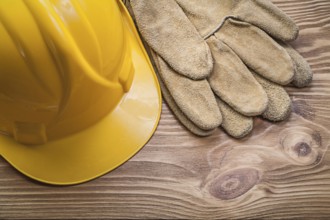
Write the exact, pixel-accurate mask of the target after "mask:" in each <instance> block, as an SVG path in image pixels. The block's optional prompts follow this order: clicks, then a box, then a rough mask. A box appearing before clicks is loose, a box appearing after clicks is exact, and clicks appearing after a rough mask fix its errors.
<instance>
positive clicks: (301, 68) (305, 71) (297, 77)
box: [279, 42, 313, 88]
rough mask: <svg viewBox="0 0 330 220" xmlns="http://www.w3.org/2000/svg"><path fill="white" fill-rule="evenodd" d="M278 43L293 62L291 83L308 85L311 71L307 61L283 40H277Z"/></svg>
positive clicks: (310, 80)
mask: <svg viewBox="0 0 330 220" xmlns="http://www.w3.org/2000/svg"><path fill="white" fill-rule="evenodd" d="M279 44H280V45H281V46H282V47H283V48H284V49H285V50H286V51H287V53H288V54H289V55H290V57H291V59H292V62H293V63H294V64H295V65H294V67H295V68H294V77H293V80H292V84H293V85H294V86H296V87H298V88H302V87H306V86H308V85H309V84H310V83H311V82H312V80H313V72H312V70H311V68H310V66H309V64H308V63H307V61H306V60H305V59H304V58H303V57H302V56H301V55H300V54H299V53H298V52H297V51H296V50H295V49H293V48H292V47H291V46H290V45H289V44H287V43H284V42H279Z"/></svg>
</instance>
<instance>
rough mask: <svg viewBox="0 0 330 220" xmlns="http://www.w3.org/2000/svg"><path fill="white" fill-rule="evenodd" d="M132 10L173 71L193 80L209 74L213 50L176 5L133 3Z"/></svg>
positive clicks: (160, 0) (169, 1)
mask: <svg viewBox="0 0 330 220" xmlns="http://www.w3.org/2000/svg"><path fill="white" fill-rule="evenodd" d="M131 6H132V9H133V13H134V16H135V19H136V22H137V25H138V27H139V30H140V32H141V34H142V36H143V37H144V39H145V40H146V41H147V43H148V44H149V46H150V47H151V48H152V49H153V50H154V51H155V52H156V53H157V54H158V55H159V56H161V57H162V58H163V59H164V60H165V61H166V62H167V63H168V64H169V65H170V66H171V68H173V69H174V70H175V71H176V72H178V73H180V74H182V75H185V76H187V77H189V78H191V79H205V78H206V77H207V76H208V75H209V74H210V72H211V70H212V68H213V64H212V56H211V53H210V50H209V48H208V46H207V44H206V43H205V41H204V40H203V39H202V37H201V36H200V35H199V33H198V32H197V30H196V28H195V27H194V26H193V25H192V23H191V22H190V21H189V19H188V18H187V17H186V15H185V14H184V12H183V11H182V9H181V8H180V7H179V5H178V4H177V3H176V2H175V1H173V0H152V1H144V0H131Z"/></svg>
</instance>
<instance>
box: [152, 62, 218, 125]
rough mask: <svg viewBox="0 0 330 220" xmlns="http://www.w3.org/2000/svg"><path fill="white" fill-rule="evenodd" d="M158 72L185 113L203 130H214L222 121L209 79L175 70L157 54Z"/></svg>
mask: <svg viewBox="0 0 330 220" xmlns="http://www.w3.org/2000/svg"><path fill="white" fill-rule="evenodd" d="M156 58H157V59H155V62H156V65H157V67H158V73H159V76H160V78H161V80H162V81H163V83H164V85H165V87H166V88H167V90H168V91H169V93H170V95H171V97H172V98H173V100H174V101H175V103H176V104H177V106H178V108H179V109H180V110H181V111H182V112H183V114H184V115H185V116H186V117H187V118H189V120H190V121H192V122H193V123H194V124H195V125H196V126H197V127H199V128H200V129H202V130H212V129H214V128H216V127H218V126H219V125H220V124H221V122H222V116H221V113H220V110H219V109H218V106H217V103H216V100H215V97H214V94H213V92H212V90H211V88H210V85H209V83H208V82H207V80H205V79H204V80H196V81H195V80H191V79H189V78H187V77H184V76H181V75H179V74H177V73H175V72H174V70H172V69H171V68H170V67H169V66H168V65H167V64H166V63H165V62H164V61H163V60H162V58H161V57H159V56H156Z"/></svg>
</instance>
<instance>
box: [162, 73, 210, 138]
mask: <svg viewBox="0 0 330 220" xmlns="http://www.w3.org/2000/svg"><path fill="white" fill-rule="evenodd" d="M158 82H159V85H160V88H161V90H162V95H163V97H164V99H165V101H166V103H167V105H168V106H169V108H170V109H171V110H172V112H173V114H174V115H175V117H176V118H177V119H178V121H179V122H181V124H182V125H183V126H185V127H186V128H187V129H188V130H189V131H190V132H191V133H193V134H195V135H198V136H201V137H205V136H209V135H211V134H213V133H214V131H215V130H216V128H214V129H211V130H203V129H200V128H199V127H197V126H196V125H195V124H194V123H193V122H192V121H191V120H189V118H187V116H186V115H185V114H184V113H183V112H182V111H181V109H180V108H179V106H178V105H177V104H176V103H175V101H174V99H173V97H172V96H171V94H170V92H169V91H168V89H167V88H166V86H165V85H164V83H163V81H162V79H161V77H158Z"/></svg>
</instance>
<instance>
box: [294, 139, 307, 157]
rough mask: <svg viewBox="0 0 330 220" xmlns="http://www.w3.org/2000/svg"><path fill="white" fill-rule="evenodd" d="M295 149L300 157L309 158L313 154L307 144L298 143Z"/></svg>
mask: <svg viewBox="0 0 330 220" xmlns="http://www.w3.org/2000/svg"><path fill="white" fill-rule="evenodd" d="M293 149H294V151H295V152H296V153H297V155H298V157H305V156H308V155H309V154H310V153H311V152H312V149H311V147H310V146H309V144H307V143H305V142H299V143H297V144H296V145H295V146H294V148H293Z"/></svg>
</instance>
